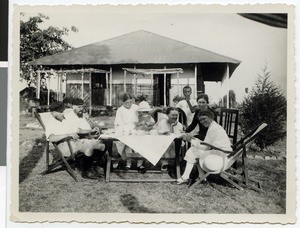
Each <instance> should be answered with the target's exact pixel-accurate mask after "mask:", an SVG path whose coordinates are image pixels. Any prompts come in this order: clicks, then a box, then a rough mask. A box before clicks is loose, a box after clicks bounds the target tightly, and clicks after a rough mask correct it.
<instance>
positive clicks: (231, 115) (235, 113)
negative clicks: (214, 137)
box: [219, 108, 239, 145]
mask: <svg viewBox="0 0 300 228" xmlns="http://www.w3.org/2000/svg"><path fill="white" fill-rule="evenodd" d="M238 123H239V110H238V109H229V108H221V110H220V120H219V124H220V125H221V126H222V127H223V128H224V129H225V131H226V133H227V135H228V137H229V138H231V139H232V144H233V145H234V144H236V142H237V131H238Z"/></svg>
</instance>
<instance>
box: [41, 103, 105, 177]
mask: <svg viewBox="0 0 300 228" xmlns="http://www.w3.org/2000/svg"><path fill="white" fill-rule="evenodd" d="M50 110H51V111H52V112H51V114H52V116H53V117H54V118H51V119H50V120H49V121H48V122H47V123H45V126H46V129H45V130H46V132H45V134H46V137H47V139H48V140H49V141H51V142H59V141H62V140H64V139H65V138H67V137H72V138H73V139H72V140H70V143H71V147H72V149H73V152H74V153H76V152H82V153H83V154H84V155H83V156H82V157H81V165H82V177H83V178H89V179H96V178H98V177H97V176H96V175H95V174H93V173H92V172H91V166H92V162H93V160H92V155H93V153H94V150H100V151H104V150H105V145H104V144H103V143H102V142H101V141H100V140H97V139H79V135H81V134H89V133H99V128H93V129H92V128H91V126H90V125H89V123H88V122H87V121H86V120H85V119H84V118H79V117H78V116H77V115H76V114H75V113H74V111H73V110H72V109H65V108H64V106H63V103H62V102H54V103H53V104H52V105H51V106H50ZM58 148H59V149H60V150H61V151H62V153H63V155H64V156H70V152H69V148H68V145H67V142H64V141H62V142H61V143H59V144H58Z"/></svg>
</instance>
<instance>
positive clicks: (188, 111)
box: [176, 85, 197, 131]
mask: <svg viewBox="0 0 300 228" xmlns="http://www.w3.org/2000/svg"><path fill="white" fill-rule="evenodd" d="M191 94H192V88H191V87H190V86H188V85H187V86H185V87H183V95H184V97H185V99H184V100H181V101H179V102H178V104H177V105H176V107H177V108H181V109H182V110H183V111H184V113H185V115H186V119H187V126H189V125H190V124H191V123H192V120H193V118H194V113H195V108H196V107H197V101H196V100H194V99H191ZM195 131H196V130H195Z"/></svg>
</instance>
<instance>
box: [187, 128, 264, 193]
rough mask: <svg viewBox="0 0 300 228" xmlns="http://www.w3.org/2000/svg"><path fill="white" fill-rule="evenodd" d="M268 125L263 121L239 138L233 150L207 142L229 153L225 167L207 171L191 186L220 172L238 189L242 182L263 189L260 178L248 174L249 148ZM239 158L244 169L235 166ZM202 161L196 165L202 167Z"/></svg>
mask: <svg viewBox="0 0 300 228" xmlns="http://www.w3.org/2000/svg"><path fill="white" fill-rule="evenodd" d="M266 127H267V124H266V123H263V124H261V125H260V126H259V127H257V128H255V129H254V130H252V131H251V132H250V133H248V134H247V135H246V136H245V137H243V138H242V139H241V140H239V141H238V142H237V143H236V144H235V145H233V151H224V150H222V149H220V148H217V147H215V146H213V145H210V144H207V143H205V145H207V146H210V147H211V148H212V149H213V150H219V151H221V152H222V153H225V154H227V159H226V163H224V164H223V165H224V167H222V169H220V170H219V171H218V172H206V174H205V175H203V176H202V177H201V178H199V179H198V180H197V181H196V182H195V184H193V183H191V184H190V185H189V187H191V186H195V185H196V184H199V183H200V182H202V181H203V180H205V179H206V178H207V177H208V176H209V175H210V174H218V175H219V176H220V177H221V178H223V179H224V180H226V181H227V182H229V183H230V184H232V185H233V186H234V187H236V188H238V189H243V188H242V186H241V184H243V185H245V186H246V187H248V188H252V189H254V190H256V191H261V190H262V188H261V184H260V182H259V181H258V180H255V179H254V178H251V177H249V175H248V167H247V148H248V147H249V146H250V145H251V144H252V142H253V141H254V140H255V139H256V138H257V137H258V135H259V133H260V132H261V131H263V130H264V129H265V128H266ZM239 158H241V159H242V170H238V169H237V168H235V167H233V164H235V162H236V161H237V160H238V159H239ZM200 163H201V161H200V162H198V163H197V165H196V166H197V168H198V169H199V168H202V167H201V165H200ZM228 170H230V171H232V172H233V173H234V174H231V173H230V172H228ZM204 171H207V170H204ZM236 182H237V183H236Z"/></svg>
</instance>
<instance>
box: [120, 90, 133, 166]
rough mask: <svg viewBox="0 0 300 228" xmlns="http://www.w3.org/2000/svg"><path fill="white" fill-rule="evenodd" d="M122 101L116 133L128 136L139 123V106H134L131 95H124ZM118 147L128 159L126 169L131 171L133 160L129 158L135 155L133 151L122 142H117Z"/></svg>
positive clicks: (121, 153)
mask: <svg viewBox="0 0 300 228" xmlns="http://www.w3.org/2000/svg"><path fill="white" fill-rule="evenodd" d="M120 99H121V101H122V106H121V107H119V108H118V109H117V113H116V118H115V123H114V125H115V132H116V134H119V135H127V134H130V132H132V131H133V130H134V129H135V125H136V123H137V122H138V115H137V109H138V106H137V105H136V104H133V97H132V95H131V94H130V93H124V94H122V95H121V97H120ZM116 146H117V149H118V152H119V154H120V155H121V156H122V157H123V158H124V159H126V169H130V168H131V159H130V158H128V157H130V156H132V155H133V151H132V149H131V148H130V147H128V146H126V145H125V144H124V143H121V142H116ZM115 166H117V165H115Z"/></svg>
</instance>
